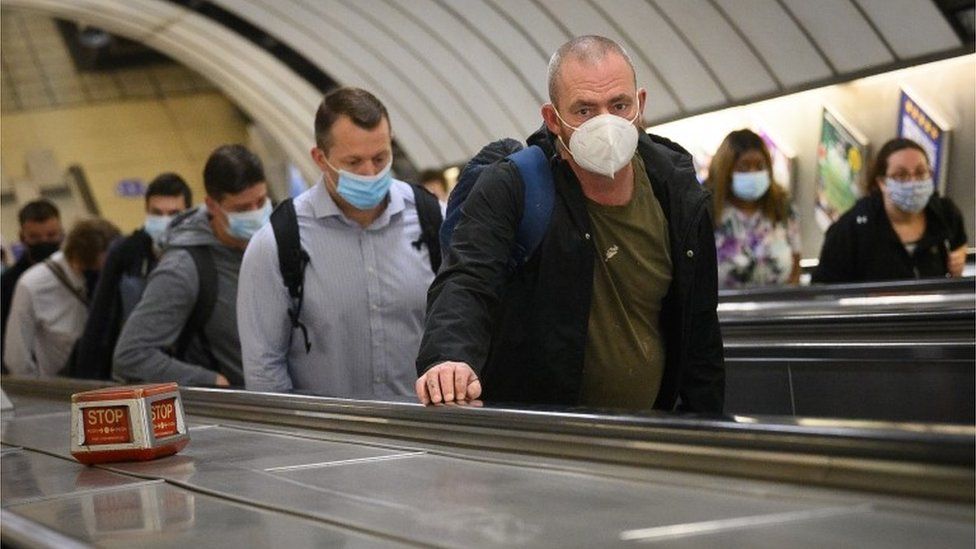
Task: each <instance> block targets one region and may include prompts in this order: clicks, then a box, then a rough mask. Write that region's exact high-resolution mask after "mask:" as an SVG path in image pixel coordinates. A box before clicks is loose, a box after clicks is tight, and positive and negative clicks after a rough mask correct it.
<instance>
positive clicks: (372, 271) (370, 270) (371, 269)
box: [366, 267, 376, 274]
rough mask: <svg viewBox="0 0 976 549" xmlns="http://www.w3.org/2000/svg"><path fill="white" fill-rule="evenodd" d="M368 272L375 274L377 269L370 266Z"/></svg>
mask: <svg viewBox="0 0 976 549" xmlns="http://www.w3.org/2000/svg"><path fill="white" fill-rule="evenodd" d="M366 272H367V273H369V274H373V273H374V272H376V270H375V269H373V268H372V267H370V268H368V269H366Z"/></svg>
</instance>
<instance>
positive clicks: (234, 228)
mask: <svg viewBox="0 0 976 549" xmlns="http://www.w3.org/2000/svg"><path fill="white" fill-rule="evenodd" d="M271 209H272V208H271V200H269V199H267V198H265V199H264V206H262V207H260V208H258V209H256V210H251V211H249V212H225V213H226V214H227V232H228V233H230V235H231V236H233V237H234V238H236V239H238V240H250V239H251V237H252V236H254V233H256V232H258V229H260V228H261V227H264V225H265V223H267V222H268V220H269V219H271Z"/></svg>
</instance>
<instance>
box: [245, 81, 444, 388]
mask: <svg viewBox="0 0 976 549" xmlns="http://www.w3.org/2000/svg"><path fill="white" fill-rule="evenodd" d="M315 137H316V146H315V147H314V148H313V149H312V151H311V155H312V159H313V160H314V161H315V163H316V165H317V166H318V167H319V169H320V170H321V171H322V180H321V181H320V182H319V183H318V184H316V185H315V186H313V187H312V188H310V189H308V190H307V191H305V192H304V193H302V194H301V195H300V196H298V197H297V198H295V200H294V202H293V205H294V209H293V210H292V211H293V212H294V217H292V218H291V219H292V220H294V219H296V218H297V227H295V226H294V224H296V222H295V221H292V223H293V225H291V226H293V227H294V232H293V233H287V231H284V230H282V229H281V228H280V226H279V225H277V224H276V222H274V221H273V222H272V225H271V226H268V227H265V228H264V229H261V230H260V231H258V233H257V234H256V235H255V236H254V238H253V240H252V242H251V245H250V246H249V247H248V249H247V252H246V253H245V255H244V263H243V265H242V267H241V282H240V290H239V292H238V298H237V299H238V301H237V314H238V326H239V328H240V334H241V345H242V352H243V360H244V377H245V380H246V387H247V388H248V389H253V390H259V391H273V392H287V391H301V392H310V393H315V394H320V395H328V396H339V397H361V398H388V397H397V396H409V395H411V394H412V392H413V382H414V379H415V377H416V376H415V374H414V370H413V365H412V359H413V357H414V356H416V353H417V348H418V347H419V345H420V336H421V331H422V328H423V319H424V303H425V298H426V293H427V287H428V286H429V285H430V282H431V280H433V278H434V272H433V269H432V267H433V264H434V263H435V262H439V255H436V257H437V258H438V259H437V260H436V261H432V258H431V249H430V244H429V243H430V242H431V240H433V242H434V246H435V247H437V245H436V229H435V230H434V232H433V237H432V239H425V238H426V237H425V236H423V235H422V226H424V220H425V219H428V217H427V212H429V211H431V209H432V210H433V211H434V212H436V214H437V223H438V225H439V220H440V207H439V205H438V202H437V199H436V198H435V197H434V196H433V195H431V194H430V193H429V192H427V191H425V190H423V189H422V188H419V187H413V188H412V187H411V186H410V185H409V184H407V183H404V182H403V181H399V180H397V179H395V178H394V177H393V175H392V173H391V168H392V164H393V145H392V139H391V132H390V119H389V116H388V114H387V111H386V108H385V107H384V106H383V104H382V103H381V102H380V101H379V100H378V99H377V98H376V97H374V96H373V95H372V94H371V93H369V92H367V91H365V90H361V89H356V88H341V89H338V90H335V91H333V92H330V93H329V94H327V95H326V96H325V98H324V99H323V101H322V104H321V105H320V107H319V109H318V112H317V113H316V117H315ZM291 205H292V203H288V202H285V203H283V204H282V205H280V206H279V208H287V207H289V206H291ZM281 211H282V210H278V211H276V212H275V216H276V217H275V219H276V220H278V219H282V218H281V217H279V216H280V213H281ZM295 233H297V237H298V238H292V239H291V240H288V239H287V238H286V237H285V236H283V235H284V234H295ZM424 234H428V233H426V232H425V233H424ZM295 240H298V241H300V242H295ZM298 244H300V249H301V250H302V251H303V252H304V253H305V254H307V260H308V263H307V266H305V267H304V270H303V272H302V273H301V275H302V276H303V289H302V292H303V293H301V294H298V295H295V294H290V290H289V287H288V286H287V285H286V283H285V281H284V278H283V276H282V272H283V270H287V269H283V268H282V264H281V259H280V256H281V255H282V254H281V252H280V250H281V249H285V248H284V246H288V245H293V246H294V247H295V250H296V251H297V250H298ZM434 253H435V254H438V253H439V247H437V249H436V250H434ZM285 255H287V254H285ZM295 289H297V288H295Z"/></svg>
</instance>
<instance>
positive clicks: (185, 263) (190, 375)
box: [113, 206, 244, 386]
mask: <svg viewBox="0 0 976 549" xmlns="http://www.w3.org/2000/svg"><path fill="white" fill-rule="evenodd" d="M161 244H162V247H163V249H164V250H166V251H165V252H164V253H163V257H162V258H161V259H160V261H159V264H158V265H156V268H155V269H153V271H152V273H150V275H149V280H148V282H147V284H146V290H145V292H144V293H143V295H142V299H141V300H140V301H139V304H138V305H137V306H136V308H135V310H133V311H132V315H131V316H130V317H129V319H128V320H127V321H126V323H125V326H124V327H123V328H122V333H121V334H119V341H118V343H117V344H116V346H115V356H114V365H113V366H114V367H113V373H114V376H115V377H118V378H121V379H122V380H124V381H147V382H162V381H175V382H177V383H179V384H180V385H213V384H214V383H215V382H216V379H217V373H218V372H219V373H221V374H223V375H224V376H225V377H226V378H227V379H228V380H229V381H230V383H231V384H232V385H241V386H243V385H244V376H243V372H242V370H241V344H240V340H239V339H238V336H237V275H238V272H239V271H240V268H241V259H242V258H243V257H244V252H243V251H242V250H237V249H234V248H230V247H228V246H225V245H223V244H221V243H220V242H219V241H218V240H217V238H216V237H215V236H214V233H213V229H212V228H211V227H210V219H209V216H208V213H207V210H206V208H205V207H202V206H201V207H198V208H195V209H192V210H189V211H187V212H185V213H183V214H180V215H179V216H178V217H177V218H176V219H174V220H173V223H172V224H171V225H170V228H169V230H168V231H167V232H166V234H165V235H164V236H163V238H162V240H161ZM200 245H206V246H209V247H210V252H211V254H212V257H213V262H214V267H215V268H216V269H217V301H216V303H215V304H214V308H213V313H212V314H211V315H210V318H209V320H208V321H207V324H206V325H205V326H204V334H205V335H206V337H207V339H208V340H209V343H210V350H211V352H212V353H213V357H214V359H215V360H216V362H217V364H214V365H211V364H210V359H209V358H208V356H207V354H206V352H205V351H204V348H203V346H202V345H201V343H200V341H199V338H196V337H194V338H192V340H191V341H190V343H189V345H188V347H187V350H186V356H185V357H184V358H185V359H186V362H184V361H182V360H177V359H175V358H173V357H171V356H169V355H168V354H166V352H165V350H166V349H169V348H172V346H173V345H175V343H176V340H177V339H178V338H179V336H180V332H181V331H182V330H183V326H184V325H185V324H186V322H187V321H188V320H189V318H190V314H191V313H192V311H193V307H194V305H195V304H196V301H197V294H198V292H199V278H198V276H197V269H196V264H195V263H194V262H193V257H192V256H191V255H190V253H189V252H187V251H186V250H182V249H179V248H173V247H174V246H200Z"/></svg>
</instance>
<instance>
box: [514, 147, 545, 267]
mask: <svg viewBox="0 0 976 549" xmlns="http://www.w3.org/2000/svg"><path fill="white" fill-rule="evenodd" d="M508 159H509V160H511V161H512V163H513V164H515V167H516V168H518V171H519V175H520V176H521V177H522V183H523V187H524V188H525V210H524V212H523V213H522V219H521V220H520V221H519V227H518V233H516V237H515V242H516V244H515V252H514V254H513V259H514V260H515V264H516V265H523V264H525V262H526V261H528V259H529V257H530V256H531V255H532V253H533V252H534V251H535V249H536V248H537V247H538V246H539V244H540V243H541V242H542V237H543V236H545V234H546V229H547V228H548V227H549V218H550V217H552V208H553V203H554V202H555V195H556V189H555V183H554V182H553V179H552V170H551V169H550V168H549V159H548V158H547V157H546V153H545V152H544V151H543V150H542V149H541V148H539V147H538V146H536V145H532V146H529V147H526V148H524V149H522V150H520V151H518V152H515V153H512V154H510V155H509V156H508Z"/></svg>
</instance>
